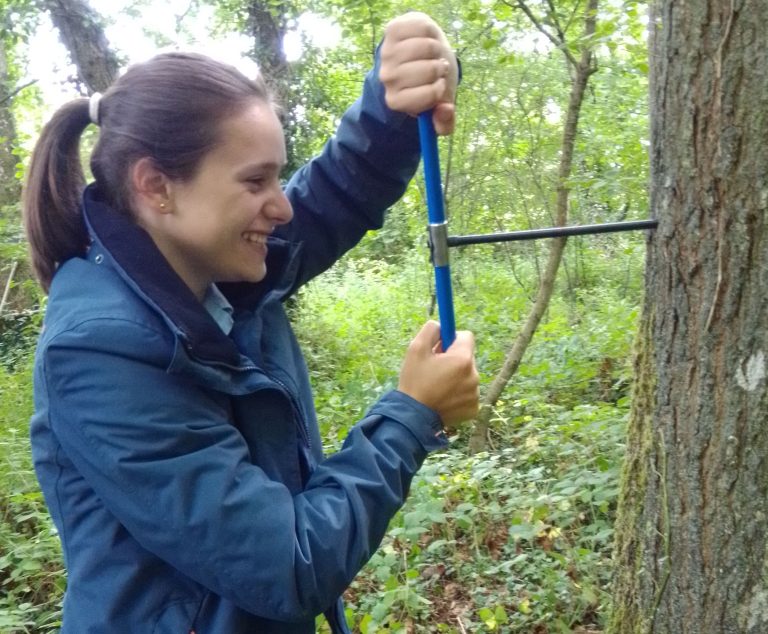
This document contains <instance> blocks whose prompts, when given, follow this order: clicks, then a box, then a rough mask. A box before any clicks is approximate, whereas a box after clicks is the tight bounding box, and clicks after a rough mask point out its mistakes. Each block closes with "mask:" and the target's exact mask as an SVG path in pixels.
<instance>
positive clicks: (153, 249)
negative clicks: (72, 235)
mask: <svg viewBox="0 0 768 634" xmlns="http://www.w3.org/2000/svg"><path fill="white" fill-rule="evenodd" d="M83 217H84V219H85V222H86V225H87V227H88V230H89V233H90V235H91V238H92V241H93V244H92V246H91V248H92V249H93V248H94V247H101V248H103V250H104V251H106V252H107V253H108V254H109V255H110V256H111V259H112V260H113V263H114V267H115V269H116V270H117V272H118V273H119V274H120V275H121V277H123V279H124V280H125V281H126V282H127V283H128V285H129V286H130V287H131V288H133V290H134V291H136V292H137V293H138V294H139V295H140V296H141V297H142V298H143V299H144V300H145V301H146V302H147V303H148V304H149V305H150V306H152V307H153V308H154V309H155V310H157V311H158V312H159V313H160V314H161V315H162V316H163V317H164V318H165V320H166V321H167V322H169V323H170V324H171V326H172V328H173V329H174V330H175V331H176V332H177V334H178V335H179V336H180V337H181V339H182V340H183V345H184V347H185V348H186V350H187V352H188V353H189V354H190V355H191V356H192V357H194V358H196V359H198V360H200V361H203V362H207V363H220V364H224V365H227V366H231V367H237V366H238V365H240V353H239V351H238V349H237V346H236V345H235V343H234V341H232V339H230V338H229V337H227V336H226V335H225V334H224V333H223V332H222V330H221V329H220V328H219V326H218V325H217V324H216V322H215V321H214V319H213V318H212V317H211V316H210V314H209V313H208V311H206V310H205V308H204V307H203V305H202V304H201V303H200V302H199V301H198V300H197V298H196V297H195V295H194V293H192V291H191V290H190V288H189V287H188V286H187V285H186V284H185V283H184V282H183V280H182V279H181V278H180V277H179V276H178V274H177V273H176V272H175V271H174V270H173V268H172V267H171V265H170V264H169V263H168V261H167V260H166V259H165V257H164V256H163V254H162V253H161V252H160V250H159V249H158V248H157V246H156V245H155V243H154V241H153V240H152V238H151V237H150V236H149V234H148V233H147V232H146V231H144V229H142V228H141V227H139V226H138V225H137V224H135V223H134V222H133V221H132V220H131V219H130V218H129V217H128V216H127V214H124V213H119V212H117V211H115V210H113V209H112V208H111V207H110V206H109V205H108V204H107V203H106V201H105V200H104V199H103V197H102V196H101V194H100V192H99V189H98V187H97V186H96V185H95V184H92V185H89V186H88V187H87V188H86V189H85V192H84V194H83ZM299 250H300V249H299V248H298V245H291V244H290V243H288V242H285V241H283V240H278V239H276V238H270V241H269V253H268V256H267V271H268V272H269V273H268V275H267V277H266V278H265V279H264V280H263V281H262V282H259V283H257V284H251V283H227V284H219V285H218V286H219V288H220V289H221V290H222V292H223V293H224V294H225V296H226V297H227V299H228V300H229V301H230V302H231V303H232V305H233V306H234V307H235V309H236V310H237V309H243V308H251V309H253V308H255V306H256V305H257V304H258V303H259V302H260V301H261V300H262V299H263V298H264V297H265V296H267V295H268V294H269V295H272V294H273V293H276V294H277V295H278V296H279V297H280V298H282V297H284V296H285V295H287V294H288V292H290V290H291V289H292V288H293V280H294V279H295V275H296V269H297V266H298V263H297V256H298V252H299Z"/></svg>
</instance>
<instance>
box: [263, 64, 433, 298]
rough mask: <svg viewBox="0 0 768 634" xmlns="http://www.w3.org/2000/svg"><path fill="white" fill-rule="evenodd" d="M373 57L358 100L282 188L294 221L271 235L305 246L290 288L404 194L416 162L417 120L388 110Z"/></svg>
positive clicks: (374, 224) (374, 225) (377, 222)
mask: <svg viewBox="0 0 768 634" xmlns="http://www.w3.org/2000/svg"><path fill="white" fill-rule="evenodd" d="M379 65H380V60H379V56H378V53H377V55H376V61H375V65H374V68H373V70H372V71H371V72H370V73H368V75H367V76H366V78H365V82H364V84H363V92H362V96H361V97H360V98H359V99H358V100H357V101H356V102H355V103H354V104H353V105H352V106H351V107H350V108H349V110H347V112H346V113H345V114H344V116H343V117H342V119H341V122H340V124H339V128H338V130H337V132H336V135H335V136H334V137H333V138H331V140H330V141H328V143H327V144H326V145H325V147H324V149H323V151H322V152H321V154H320V155H319V156H317V157H316V158H314V159H313V160H312V161H310V162H309V163H308V164H307V165H305V166H304V167H302V168H301V169H299V170H298V171H297V172H296V173H295V174H294V176H293V177H292V178H291V180H290V181H289V183H288V185H287V186H286V190H285V192H286V195H287V196H288V198H289V200H290V201H291V204H292V206H293V211H294V218H293V220H292V221H291V223H289V224H288V225H286V226H284V227H280V228H279V229H278V230H277V232H276V234H275V235H276V236H278V237H281V238H283V239H287V240H289V241H291V242H301V243H302V244H303V247H302V248H303V257H302V261H301V268H300V270H299V274H298V279H297V280H296V286H299V285H301V284H303V283H305V282H306V281H308V280H309V279H310V278H312V277H314V276H315V275H318V274H319V273H321V272H322V271H324V270H326V269H327V268H328V267H330V266H331V265H332V264H333V263H334V262H335V261H336V260H337V259H339V258H340V257H341V256H342V255H343V254H344V253H345V252H346V251H348V250H349V249H350V248H352V247H353V246H354V245H355V244H357V243H358V242H359V240H360V239H361V238H362V237H363V236H364V235H365V233H366V231H368V230H369V229H378V228H380V227H381V226H382V224H383V222H384V212H385V211H386V210H387V209H388V208H389V207H391V206H392V205H393V204H394V203H395V202H396V201H397V200H398V199H399V198H400V197H401V196H402V195H403V193H404V192H405V189H406V187H407V186H408V183H409V182H410V180H411V178H412V177H413V175H414V173H415V171H416V169H417V167H418V164H419V159H420V150H419V138H418V126H417V122H416V119H415V118H413V117H411V116H409V115H407V114H404V113H400V112H394V111H393V110H391V109H390V108H389V107H387V105H386V103H385V100H384V87H383V86H382V84H381V82H380V81H379V79H378V75H379Z"/></svg>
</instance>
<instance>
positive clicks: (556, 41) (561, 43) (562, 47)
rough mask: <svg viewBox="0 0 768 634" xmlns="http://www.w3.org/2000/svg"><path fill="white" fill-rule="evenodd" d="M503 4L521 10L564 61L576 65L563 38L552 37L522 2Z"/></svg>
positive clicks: (520, 0)
mask: <svg viewBox="0 0 768 634" xmlns="http://www.w3.org/2000/svg"><path fill="white" fill-rule="evenodd" d="M504 4H506V5H507V6H510V7H512V8H513V9H514V8H515V6H517V7H518V8H519V9H522V11H523V13H525V15H527V16H528V19H529V20H530V21H531V22H532V23H533V26H535V27H536V28H537V29H538V30H539V31H541V33H543V34H544V35H545V36H546V37H547V38H548V39H549V40H550V41H551V42H552V43H553V44H554V45H555V46H556V47H557V48H558V49H560V50H561V51H562V52H563V55H565V57H566V59H567V60H568V61H569V62H570V63H571V64H572V65H573V66H576V64H577V63H578V62H577V61H576V59H575V58H574V57H573V55H572V54H571V52H570V51H569V50H568V47H567V46H566V43H565V37H564V36H563V37H562V39H559V38H558V37H556V36H554V35H552V33H550V32H549V31H548V30H547V28H546V27H545V26H544V25H543V24H542V23H541V20H539V19H538V18H537V17H536V16H535V15H534V14H533V11H531V9H530V8H529V7H528V5H527V4H526V3H525V2H524V0H516V2H515V4H511V3H510V2H508V1H507V0H504Z"/></svg>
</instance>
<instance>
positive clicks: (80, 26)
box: [42, 0, 120, 94]
mask: <svg viewBox="0 0 768 634" xmlns="http://www.w3.org/2000/svg"><path fill="white" fill-rule="evenodd" d="M42 4H43V6H44V7H45V8H46V9H47V10H48V12H49V13H50V14H51V20H52V21H53V24H54V26H55V27H56V29H57V30H58V31H59V35H60V37H61V41H62V43H63V44H64V46H65V47H66V48H67V50H68V51H69V54H70V56H71V57H72V61H73V62H74V64H75V66H76V67H77V73H78V77H79V79H80V81H81V82H83V84H85V87H86V89H87V92H88V93H89V94H90V93H94V92H104V91H105V90H106V89H107V88H109V86H110V85H111V84H112V82H113V81H115V79H117V75H118V70H119V68H120V63H119V61H118V59H117V56H116V55H115V54H114V53H113V52H112V50H111V49H110V47H109V42H108V41H107V37H106V35H105V34H104V27H103V26H102V23H103V22H102V18H101V16H100V15H99V14H98V13H97V12H96V11H94V10H93V9H92V8H91V7H90V6H89V5H88V3H87V2H85V0H43V3H42Z"/></svg>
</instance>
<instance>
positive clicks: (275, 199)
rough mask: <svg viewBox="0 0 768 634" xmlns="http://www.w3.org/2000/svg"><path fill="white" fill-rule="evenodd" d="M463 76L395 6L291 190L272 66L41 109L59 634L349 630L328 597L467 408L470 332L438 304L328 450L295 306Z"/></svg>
mask: <svg viewBox="0 0 768 634" xmlns="http://www.w3.org/2000/svg"><path fill="white" fill-rule="evenodd" d="M456 76H457V65H456V61H455V58H454V56H453V54H452V52H451V50H450V48H449V46H448V44H447V42H446V39H445V37H444V35H443V33H442V31H441V30H440V29H439V27H438V26H437V25H436V24H435V23H434V22H433V21H432V20H431V19H429V18H428V17H427V16H425V15H423V14H408V15H406V16H403V17H401V18H399V19H396V20H393V22H392V23H391V24H390V25H389V26H388V28H387V31H386V35H385V38H384V42H383V43H382V46H381V59H377V60H376V66H375V68H374V70H373V71H372V72H371V73H369V75H368V76H367V78H366V80H365V83H364V89H363V95H362V96H361V98H360V99H358V101H357V102H355V104H353V106H352V107H351V108H350V109H349V110H348V111H347V113H346V114H345V115H344V117H342V120H341V123H340V126H339V129H338V131H337V133H336V135H335V136H334V137H333V138H332V139H331V140H330V141H329V142H328V143H327V144H326V146H325V148H324V149H323V151H322V153H321V154H320V155H319V156H318V157H316V158H315V159H313V160H312V161H310V162H309V163H308V164H307V165H305V166H304V167H302V168H301V169H300V170H298V172H297V173H296V174H294V176H293V177H292V178H291V180H290V182H289V183H288V184H287V186H286V187H285V189H284V190H283V189H282V188H281V181H280V172H281V170H282V168H283V166H284V164H285V162H286V156H285V154H286V153H285V143H284V139H283V131H282V129H281V127H280V124H279V120H278V118H277V116H276V115H275V111H274V108H273V106H272V102H271V99H270V95H269V93H268V91H267V90H266V88H265V83H264V82H263V81H262V80H261V79H260V78H257V79H255V80H251V79H248V78H246V77H244V76H243V75H242V74H241V73H240V72H238V71H237V70H236V69H235V68H234V67H232V66H228V65H226V64H222V63H220V62H217V61H214V60H213V59H210V58H208V57H205V56H202V55H196V54H189V53H166V54H162V55H159V56H157V57H155V58H152V59H151V60H149V61H147V62H143V63H141V64H138V65H135V66H133V67H131V68H130V69H129V70H128V71H127V72H126V73H125V74H124V75H123V76H122V77H121V78H120V79H118V80H117V82H116V83H115V84H114V85H113V86H112V87H111V88H110V89H109V90H108V91H106V92H105V94H104V95H103V97H100V96H98V95H97V96H94V97H92V98H91V100H86V99H77V100H75V101H72V102H71V103H69V104H66V105H65V106H63V107H62V108H61V109H60V110H59V111H57V113H56V114H55V115H54V117H53V118H52V120H51V121H50V122H49V123H48V125H47V126H46V127H45V129H44V130H43V133H42V135H41V137H40V140H39V141H38V144H37V147H36V148H35V152H34V155H33V159H32V163H31V166H30V169H29V172H28V182H27V185H26V190H25V195H24V216H25V222H26V228H27V233H28V237H29V242H30V246H31V250H32V260H33V264H34V267H35V270H36V272H37V275H38V277H39V280H40V282H41V284H42V285H43V287H44V288H45V289H46V290H48V291H49V300H48V308H47V314H46V317H45V328H44V330H43V333H42V335H41V338H40V341H39V344H38V350H37V354H36V360H35V375H34V381H35V413H34V415H33V418H32V422H31V435H32V446H33V458H34V463H35V469H36V472H37V475H38V478H39V480H40V484H41V488H42V490H43V492H44V494H45V497H46V501H47V503H48V505H49V507H50V511H51V515H52V517H53V520H54V522H55V523H56V526H57V528H58V533H59V535H60V536H61V539H62V544H63V549H64V553H65V559H66V564H67V574H68V580H67V591H66V597H65V600H64V613H63V625H62V630H61V631H62V633H63V634H71V633H77V634H81V633H83V632H107V631H109V632H113V631H114V632H179V633H185V632H193V631H194V632H200V633H222V634H224V633H226V634H240V633H243V634H244V633H246V632H266V633H269V632H274V633H278V632H279V633H281V634H286V633H288V634H291V633H295V634H299V633H301V634H304V633H306V634H309V633H310V632H314V631H315V617H316V616H317V615H319V614H321V613H324V614H325V616H326V618H327V620H328V621H329V623H330V625H331V629H332V631H333V632H334V633H345V632H348V631H349V629H348V627H347V625H346V623H345V621H344V613H343V608H342V605H341V602H340V599H339V597H340V596H341V594H342V592H343V591H344V589H345V588H346V587H347V585H348V584H349V583H350V581H351V580H352V579H353V578H354V576H355V575H356V574H357V572H358V571H359V570H360V568H361V567H362V566H363V564H364V563H365V562H366V561H367V560H368V558H369V557H370V556H371V555H372V554H373V552H374V551H375V549H376V548H377V547H378V544H379V542H380V541H381V539H382V537H383V535H384V532H385V530H386V526H387V523H388V522H389V520H390V518H391V517H392V516H393V514H394V513H395V512H396V511H397V509H398V508H399V507H400V505H401V504H402V503H403V500H404V498H405V496H406V494H407V491H408V487H409V484H410V482H411V479H412V477H413V475H414V474H415V472H416V471H417V470H418V469H419V467H420V466H421V464H422V462H423V461H424V459H425V458H426V456H427V454H428V453H429V452H430V451H433V450H436V449H439V448H441V447H443V446H445V444H446V438H445V434H444V426H447V427H451V426H453V425H456V424H458V423H459V422H461V421H463V420H466V419H469V418H471V417H472V416H473V415H474V414H475V413H476V411H477V392H478V378H477V372H476V370H475V367H474V361H473V340H472V336H471V335H470V334H469V333H466V332H465V333H458V334H457V340H456V342H455V343H454V345H453V346H451V347H450V348H449V350H448V351H446V352H440V351H438V350H437V343H438V340H439V327H438V325H437V324H436V323H434V322H429V323H427V324H426V325H425V326H424V327H423V328H422V330H421V331H420V332H419V333H418V334H417V335H416V337H415V338H414V340H413V342H412V343H411V345H410V347H409V349H408V351H407V353H406V356H405V360H404V362H403V367H402V371H401V375H400V380H399V383H398V389H397V390H393V391H392V392H390V393H388V394H386V395H384V396H383V397H382V398H381V399H380V400H379V401H377V402H376V403H375V404H373V406H372V407H371V409H370V410H369V412H368V413H367V415H366V416H365V417H364V418H363V419H362V420H361V421H360V422H359V423H358V424H357V425H355V426H354V427H353V428H352V430H351V431H350V433H349V436H348V438H347V440H346V442H345V444H344V447H343V448H342V450H341V451H339V452H338V453H336V454H334V455H332V456H329V457H325V456H323V454H322V449H321V448H322V443H321V439H320V435H319V431H318V425H317V420H316V416H315V411H314V406H313V403H312V394H311V389H310V386H309V377H308V373H307V370H306V367H305V364H304V360H303V358H302V355H301V352H300V351H299V349H298V346H297V343H296V339H295V337H294V335H293V332H292V330H291V327H290V324H289V323H288V319H287V315H286V312H285V309H284V306H283V303H284V301H285V300H286V298H288V297H290V296H291V295H292V293H294V292H295V291H296V290H297V289H298V288H299V287H300V286H301V285H302V284H304V283H306V282H307V281H308V280H310V279H311V278H313V277H314V276H316V275H318V274H320V273H322V272H323V271H324V270H325V269H327V268H328V267H329V266H331V265H332V264H333V263H334V262H335V261H336V260H337V259H338V258H339V257H341V256H342V255H343V254H344V253H345V252H346V251H347V250H348V249H350V248H352V247H353V246H354V245H355V244H356V243H357V242H358V241H359V240H360V239H361V238H362V237H363V235H364V234H365V233H366V232H367V231H368V230H369V229H372V228H378V227H380V226H381V223H382V222H383V217H384V213H385V211H386V209H387V208H388V207H389V206H390V205H392V204H393V203H394V202H395V201H396V200H397V199H398V198H399V197H400V196H401V195H402V193H403V191H404V190H405V187H406V185H407V183H408V180H409V179H410V178H411V176H412V175H413V173H414V171H415V169H416V166H417V165H418V160H419V146H418V135H417V130H416V123H415V120H414V119H413V118H412V117H411V116H409V115H410V114H414V113H417V112H421V111H423V110H427V109H434V112H435V119H436V123H437V125H436V127H439V128H440V129H442V130H444V131H448V130H450V129H452V127H453V123H454V107H453V97H454V92H455V88H456V80H457V77H456ZM91 123H94V124H96V125H98V126H99V139H98V142H97V144H96V147H95V148H94V151H93V154H92V156H91V171H92V173H93V175H94V178H95V181H94V182H93V183H91V184H90V185H88V186H87V187H86V186H85V181H84V177H83V174H82V170H81V169H79V140H80V136H81V135H82V133H83V131H84V130H85V128H86V127H88V126H89V125H90V124H91Z"/></svg>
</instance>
